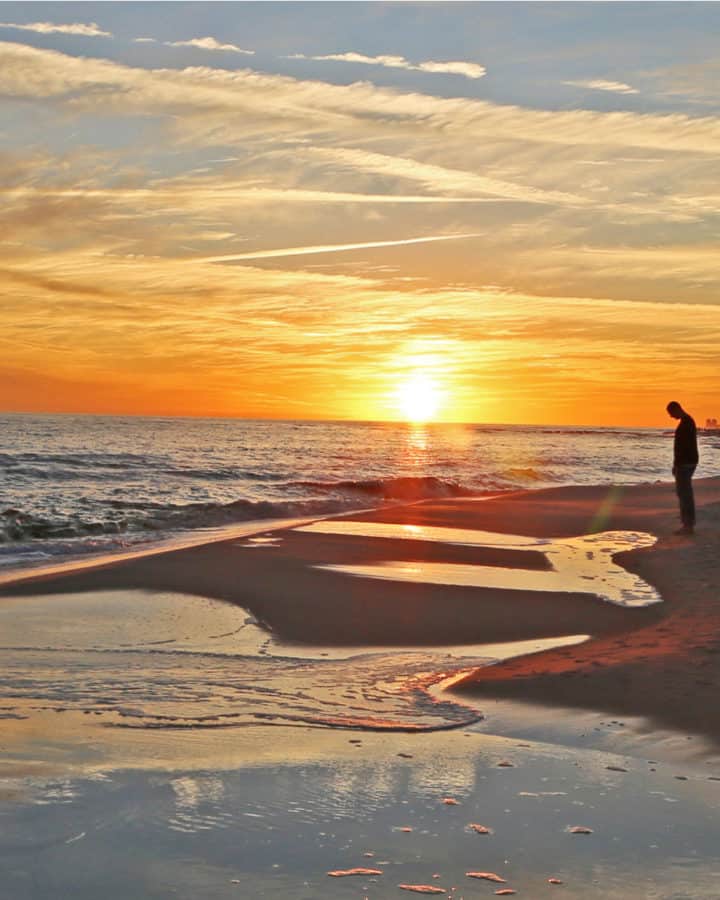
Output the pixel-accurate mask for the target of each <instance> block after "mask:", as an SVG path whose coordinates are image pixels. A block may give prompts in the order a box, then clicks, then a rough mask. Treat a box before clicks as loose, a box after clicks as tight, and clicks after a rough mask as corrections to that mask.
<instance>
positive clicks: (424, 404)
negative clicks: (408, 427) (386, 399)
mask: <svg viewBox="0 0 720 900" xmlns="http://www.w3.org/2000/svg"><path fill="white" fill-rule="evenodd" d="M395 396H396V400H397V406H398V409H399V410H400V413H401V414H402V416H403V418H405V419H407V420H408V421H410V422H427V421H429V420H430V419H432V418H433V417H434V416H435V414H436V412H437V411H438V408H439V406H440V392H439V390H438V387H437V384H436V382H435V381H434V380H433V379H432V378H430V377H429V376H427V375H423V374H422V373H416V374H413V375H411V376H410V377H409V378H406V379H405V380H404V381H403V382H402V384H400V386H399V387H398V389H397V392H396V395H395Z"/></svg>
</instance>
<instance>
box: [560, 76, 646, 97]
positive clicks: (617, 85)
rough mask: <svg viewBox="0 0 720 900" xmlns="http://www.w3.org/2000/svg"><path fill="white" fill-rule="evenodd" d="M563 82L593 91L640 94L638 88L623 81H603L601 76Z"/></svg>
mask: <svg viewBox="0 0 720 900" xmlns="http://www.w3.org/2000/svg"><path fill="white" fill-rule="evenodd" d="M563 84H569V85H571V86H572V87H581V88H588V89H590V90H592V91H610V92H611V93H614V94H639V93H640V91H639V90H638V89H637V88H634V87H631V86H630V85H629V84H625V83H624V82H622V81H603V80H602V79H600V78H596V79H594V80H589V81H563Z"/></svg>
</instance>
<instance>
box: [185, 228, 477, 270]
mask: <svg viewBox="0 0 720 900" xmlns="http://www.w3.org/2000/svg"><path fill="white" fill-rule="evenodd" d="M480 236H481V235H480V234H477V233H475V234H442V235H436V236H434V237H419V238H405V239H404V240H402V241H367V242H365V243H363V244H320V245H318V246H314V247H285V248H284V249H279V250H256V251H254V252H252V253H233V254H232V255H231V256H201V257H196V258H194V259H188V260H186V261H187V262H204V263H218V262H234V261H235V260H238V259H272V258H273V257H276V256H303V255H305V254H308V253H340V252H342V251H343V250H367V249H369V248H371V247H398V246H400V245H403V244H427V243H429V242H430V241H454V240H458V239H459V238H471V237H480Z"/></svg>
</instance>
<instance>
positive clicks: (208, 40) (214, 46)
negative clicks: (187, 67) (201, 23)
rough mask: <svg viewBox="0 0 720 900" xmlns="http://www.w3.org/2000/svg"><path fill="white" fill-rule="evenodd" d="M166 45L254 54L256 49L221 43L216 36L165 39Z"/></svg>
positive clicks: (247, 54)
mask: <svg viewBox="0 0 720 900" xmlns="http://www.w3.org/2000/svg"><path fill="white" fill-rule="evenodd" d="M163 43H164V44H165V46H166V47H197V48H198V49H200V50H222V51H227V52H230V53H243V54H245V55H246V56H254V54H255V51H254V50H243V49H242V47H238V46H237V45H236V44H221V43H220V41H218V40H216V39H215V38H214V37H203V38H189V40H187V41H164V42H163Z"/></svg>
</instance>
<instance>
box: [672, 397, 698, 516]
mask: <svg viewBox="0 0 720 900" xmlns="http://www.w3.org/2000/svg"><path fill="white" fill-rule="evenodd" d="M667 411H668V415H670V416H672V418H673V419H680V421H679V423H678V426H677V428H676V429H675V444H674V453H673V469H672V471H673V475H674V476H675V490H676V491H677V495H678V501H679V502H680V518H681V519H682V528H679V529H678V530H677V531H676V532H675V534H692V533H693V532H694V531H695V497H694V496H693V487H692V477H693V475H694V474H695V469H696V468H697V464H698V459H699V455H698V446H697V429H696V428H695V420H694V419H693V417H692V416H690V415H688V414H687V413H686V412H685V410H684V409H683V408H682V406H680V404H679V403H678V402H677V401H676V400H672V401H671V402H670V403H668V405H667Z"/></svg>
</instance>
